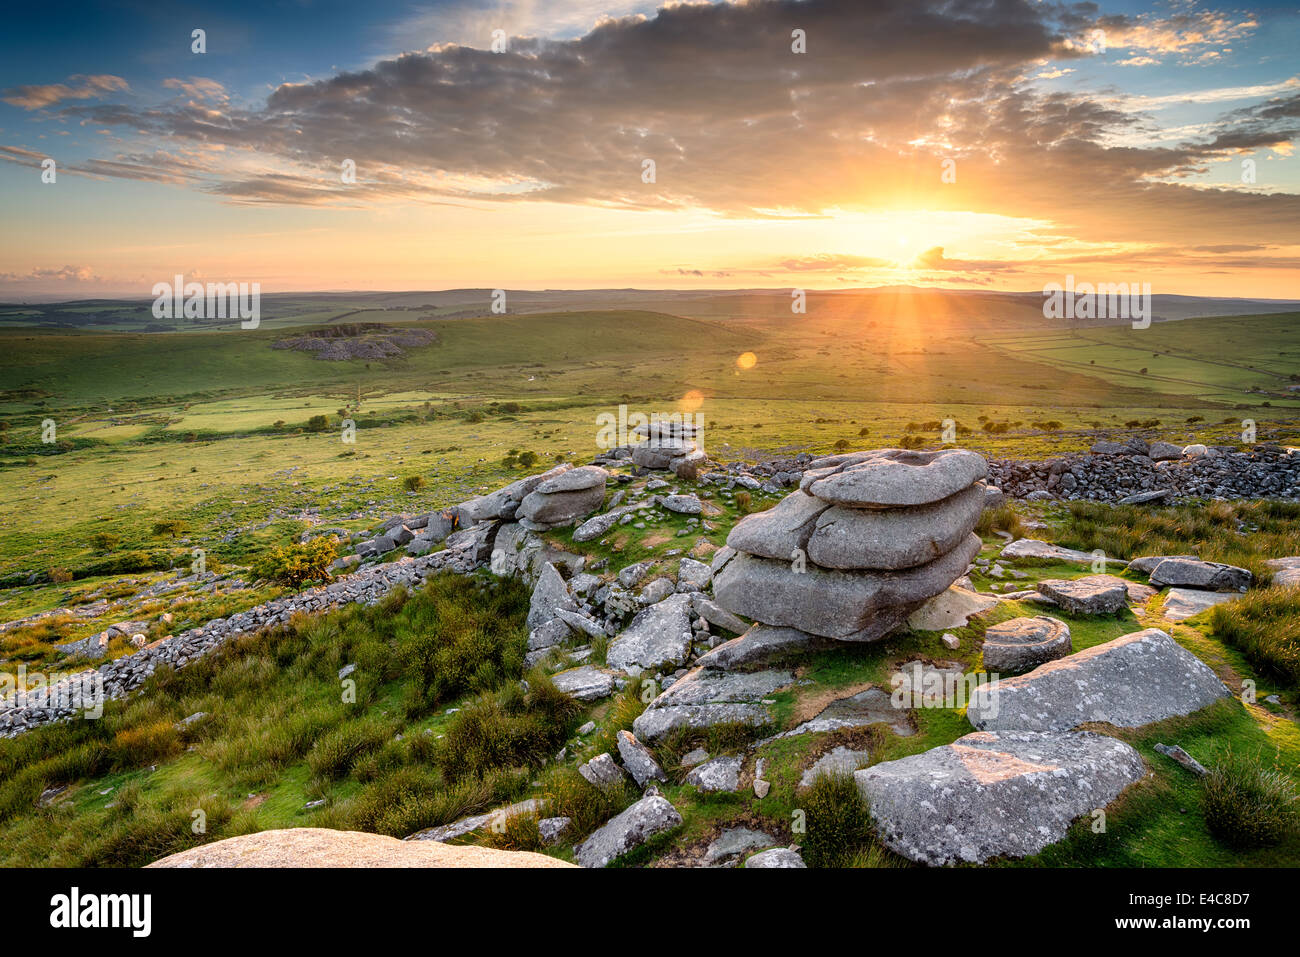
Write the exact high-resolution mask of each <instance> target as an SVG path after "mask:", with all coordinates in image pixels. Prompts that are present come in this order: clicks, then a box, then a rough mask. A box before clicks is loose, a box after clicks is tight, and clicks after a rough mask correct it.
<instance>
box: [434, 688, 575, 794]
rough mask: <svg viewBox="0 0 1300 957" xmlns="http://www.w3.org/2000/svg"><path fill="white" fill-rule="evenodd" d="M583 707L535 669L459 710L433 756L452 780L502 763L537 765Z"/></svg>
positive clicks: (564, 737)
mask: <svg viewBox="0 0 1300 957" xmlns="http://www.w3.org/2000/svg"><path fill="white" fill-rule="evenodd" d="M525 685H526V686H525ZM580 712H581V706H580V705H579V704H578V702H577V701H575V700H574V699H573V698H571V697H569V696H568V695H567V694H565V693H564V692H562V691H560V690H559V689H558V688H556V687H555V685H554V683H553V682H552V681H551V679H550V678H549V677H547V676H546V675H544V674H542V673H540V672H534V673H533V674H532V675H531V676H530V677H529V680H528V681H527V682H526V683H514V684H510V685H508V686H506V687H505V688H503V689H502V690H500V691H498V692H495V693H493V694H490V695H484V696H482V697H480V698H479V699H477V700H476V701H473V702H471V703H470V704H469V705H467V706H466V707H465V708H464V709H463V710H461V711H459V712H457V714H456V716H455V717H454V718H453V719H452V721H451V723H450V724H449V725H448V726H447V730H446V732H445V733H444V735H443V739H442V742H441V744H442V746H441V748H440V749H439V751H438V755H437V757H436V759H435V760H436V761H437V764H438V766H439V769H440V770H441V771H442V773H443V776H444V777H446V778H447V779H448V780H449V781H460V780H463V779H465V778H467V777H482V776H483V775H484V774H486V773H487V772H489V771H492V770H495V769H498V768H511V767H528V768H539V767H541V766H542V765H543V764H544V763H545V762H546V761H547V760H549V759H550V758H551V756H552V755H554V754H555V752H556V751H558V750H559V749H560V748H561V747H562V746H563V744H564V742H565V741H566V740H567V739H568V737H569V735H570V733H572V731H573V728H574V726H575V724H576V718H577V716H578V715H579V713H580Z"/></svg>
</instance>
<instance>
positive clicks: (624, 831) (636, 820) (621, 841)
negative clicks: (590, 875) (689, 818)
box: [573, 794, 682, 867]
mask: <svg viewBox="0 0 1300 957" xmlns="http://www.w3.org/2000/svg"><path fill="white" fill-rule="evenodd" d="M681 823H682V816H681V815H680V814H678V813H677V809H676V808H674V807H673V806H672V805H671V804H670V803H669V802H668V800H667V799H666V798H663V797H661V796H660V795H658V794H647V795H646V796H645V797H643V798H642V799H641V800H639V801H637V802H636V803H635V804H633V805H632V806H631V807H629V808H628V809H627V810H625V811H623V812H622V813H621V814H619V815H617V816H616V817H614V818H612V819H610V820H609V821H608V822H606V823H605V824H604V825H603V826H602V827H600V828H599V829H598V830H597V831H595V833H593V834H592V835H591V836H590V837H589V838H587V839H586V840H585V841H583V842H582V843H581V844H579V845H578V846H577V847H575V848H574V849H573V853H574V856H575V857H577V859H578V863H579V864H581V865H582V866H583V867H607V866H609V865H610V864H612V863H613V862H614V861H615V860H617V859H618V858H619V857H622V856H623V855H624V854H626V853H627V852H628V851H632V850H635V849H636V848H638V847H640V846H641V845H642V844H644V843H645V842H646V841H648V840H650V839H651V838H652V837H654V836H656V835H658V834H662V833H664V832H665V831H671V830H672V829H673V828H675V827H678V826H679V825H681Z"/></svg>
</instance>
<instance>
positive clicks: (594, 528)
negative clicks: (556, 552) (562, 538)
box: [573, 505, 636, 542]
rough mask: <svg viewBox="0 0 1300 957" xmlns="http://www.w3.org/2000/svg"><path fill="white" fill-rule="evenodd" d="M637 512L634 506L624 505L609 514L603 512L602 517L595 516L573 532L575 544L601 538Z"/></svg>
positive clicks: (612, 509)
mask: <svg viewBox="0 0 1300 957" xmlns="http://www.w3.org/2000/svg"><path fill="white" fill-rule="evenodd" d="M635 510H636V506H634V505H624V506H622V507H620V508H611V509H610V510H609V511H608V512H602V513H601V514H600V515H593V516H592V517H591V518H589V519H587V520H586V521H585V522H583V523H582V524H581V525H579V526H578V527H577V528H575V529H574V530H573V540H574V541H575V542H589V541H592V540H593V539H596V538H600V536H602V535H604V534H605V533H607V532H608V531H609V530H610V529H611V528H613V527H614V523H615V522H617V521H618V520H619V519H620V518H622V517H623V516H624V515H627V514H628V513H629V512H633V511H635Z"/></svg>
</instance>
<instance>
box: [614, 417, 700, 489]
mask: <svg viewBox="0 0 1300 957" xmlns="http://www.w3.org/2000/svg"><path fill="white" fill-rule="evenodd" d="M632 434H633V435H636V436H638V437H639V438H641V439H642V441H641V442H638V443H637V444H635V445H633V446H632V463H633V464H634V465H638V466H640V467H641V468H643V469H668V470H670V471H672V472H673V473H674V474H675V475H677V476H678V477H679V478H694V477H695V474H696V471H697V470H698V469H699V467H700V466H701V465H703V464H704V461H705V459H706V458H707V457H708V456H706V455H705V453H704V450H703V449H702V448H701V447H700V441H699V439H700V430H699V427H698V426H697V425H695V424H694V423H692V422H685V421H678V420H674V419H666V420H656V421H654V422H651V423H648V424H646V425H640V426H637V427H636V428H635V429H633V430H632Z"/></svg>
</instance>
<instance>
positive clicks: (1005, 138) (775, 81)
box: [60, 0, 1300, 271]
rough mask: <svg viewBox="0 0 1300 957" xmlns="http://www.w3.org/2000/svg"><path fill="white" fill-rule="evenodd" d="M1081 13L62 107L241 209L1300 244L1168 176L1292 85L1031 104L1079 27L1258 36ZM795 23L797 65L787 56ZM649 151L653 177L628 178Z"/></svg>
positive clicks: (921, 13)
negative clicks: (223, 95) (1194, 102)
mask: <svg viewBox="0 0 1300 957" xmlns="http://www.w3.org/2000/svg"><path fill="white" fill-rule="evenodd" d="M1092 9H1093V8H1091V7H1090V6H1089V5H1086V4H1081V5H1075V6H1070V7H1061V6H1056V5H1047V4H1039V3H1036V2H1030V0H879V2H873V3H870V4H867V3H861V2H860V0H800V2H795V0H752V2H749V3H745V4H727V3H719V4H703V5H701V4H685V5H675V6H665V7H663V8H661V9H659V10H658V11H657V12H656V13H655V14H654V15H653V16H649V17H647V16H629V17H624V18H621V19H609V20H604V21H602V22H601V23H599V24H598V25H597V26H595V27H594V28H592V29H590V30H589V31H588V32H586V33H583V34H581V35H579V36H576V37H574V38H572V39H560V40H556V39H539V38H520V37H515V38H513V39H512V40H511V42H510V45H509V50H508V52H506V53H500V54H496V53H492V52H490V51H489V50H485V49H475V48H471V47H467V46H459V45H444V46H440V47H438V48H436V49H434V50H432V51H428V52H419V53H409V54H405V55H402V56H398V57H395V58H392V59H386V60H382V61H380V62H377V63H375V64H373V65H372V66H370V67H368V68H366V69H362V70H356V71H349V72H342V73H338V74H336V75H334V76H331V77H329V78H326V79H322V80H318V81H315V82H310V83H292V84H283V85H281V86H279V87H278V88H276V89H275V90H274V91H273V92H272V93H271V94H270V96H269V97H268V99H267V101H266V103H265V105H264V106H262V107H260V108H253V109H246V108H235V107H232V106H231V105H229V104H228V103H227V102H224V101H219V102H213V101H211V100H210V99H209V100H205V101H202V102H199V101H197V100H195V101H191V102H176V101H172V102H168V103H164V104H160V105H157V106H154V107H152V108H145V109H139V108H135V107H131V106H124V105H119V104H99V105H69V106H66V107H64V108H63V109H62V110H61V111H60V112H61V114H62V115H64V116H66V117H68V118H71V119H79V120H83V121H86V122H91V123H95V124H98V125H102V126H108V127H113V128H117V129H123V130H126V131H128V132H129V133H132V134H136V135H138V136H140V137H143V138H147V139H149V140H150V141H154V142H157V141H160V140H161V141H172V142H178V143H183V144H185V145H186V146H187V147H191V148H193V147H202V148H204V149H214V148H219V149H220V150H221V151H222V152H221V153H220V154H219V157H218V159H217V160H214V161H213V163H214V169H213V172H211V173H210V174H203V183H202V186H201V188H203V189H206V190H208V191H210V192H212V193H213V194H215V195H219V196H221V197H223V198H225V199H227V200H228V201H230V202H239V203H262V204H265V203H278V204H286V205H325V204H336V205H358V204H366V205H369V204H381V203H385V202H409V201H412V200H415V199H419V200H421V201H428V202H433V201H446V202H466V201H475V202H479V201H492V202H499V203H523V202H532V201H536V200H543V201H550V202H564V203H575V204H590V205H594V206H602V207H610V208H621V209H643V210H665V209H667V210H673V209H705V210H710V211H713V212H715V213H717V214H719V215H721V216H730V217H769V218H779V217H791V218H794V217H808V216H833V215H835V212H836V211H837V210H848V211H855V210H874V209H882V208H883V209H891V208H900V206H901V207H902V208H908V207H911V208H923V209H933V210H939V211H945V210H946V211H968V212H974V213H984V212H988V213H997V214H1001V215H1005V216H1012V217H1022V218H1027V219H1035V220H1042V221H1048V222H1054V223H1058V224H1060V226H1061V228H1062V229H1067V230H1069V231H1071V234H1072V235H1074V236H1076V237H1077V238H1079V239H1082V240H1095V241H1115V240H1117V239H1123V240H1127V241H1132V242H1143V243H1155V242H1173V241H1181V240H1184V239H1187V238H1189V237H1192V238H1193V240H1195V238H1197V237H1200V238H1203V239H1206V240H1209V239H1211V238H1213V239H1218V240H1220V241H1224V242H1233V241H1237V240H1247V239H1250V238H1257V237H1258V236H1259V235H1260V234H1261V233H1263V234H1271V235H1273V236H1274V238H1277V239H1278V240H1282V239H1283V238H1287V237H1289V238H1290V241H1296V242H1300V198H1298V197H1296V196H1293V195H1284V194H1274V195H1271V196H1264V195H1259V193H1258V191H1255V192H1251V191H1248V190H1236V189H1231V188H1205V187H1204V184H1203V183H1197V184H1196V186H1193V185H1185V184H1184V183H1185V182H1187V183H1190V182H1191V181H1194V180H1198V178H1200V177H1201V176H1202V173H1203V171H1204V170H1205V169H1206V168H1207V164H1209V163H1212V162H1216V161H1219V160H1222V159H1223V158H1224V157H1226V156H1228V155H1230V154H1231V152H1232V151H1234V150H1240V149H1245V148H1250V147H1249V144H1250V143H1255V144H1259V145H1270V146H1272V147H1274V148H1276V146H1277V144H1284V143H1287V142H1289V141H1290V139H1291V138H1293V137H1294V135H1295V133H1294V127H1295V125H1296V124H1295V123H1294V122H1292V120H1293V118H1294V117H1295V112H1294V109H1295V105H1294V102H1292V101H1290V100H1287V99H1286V98H1284V97H1276V96H1274V93H1279V92H1286V91H1287V90H1289V87H1287V86H1286V84H1283V85H1282V87H1281V88H1279V86H1278V84H1272V85H1261V86H1260V87H1256V88H1232V90H1230V91H1228V92H1224V91H1218V93H1217V94H1216V95H1215V96H1214V97H1210V98H1208V99H1206V102H1225V103H1226V102H1230V101H1231V100H1232V99H1234V98H1240V97H1259V96H1265V97H1273V98H1272V99H1269V100H1268V101H1267V103H1266V104H1264V105H1261V106H1260V108H1258V109H1252V110H1247V111H1245V112H1242V111H1236V112H1234V113H1231V114H1228V115H1227V116H1224V117H1222V118H1220V119H1219V120H1217V121H1215V122H1213V123H1211V124H1209V125H1208V126H1207V127H1206V128H1205V129H1206V133H1205V135H1203V136H1195V137H1187V138H1183V139H1180V140H1178V141H1175V142H1160V141H1159V138H1158V137H1157V136H1155V135H1154V134H1153V133H1152V130H1153V129H1154V128H1157V125H1156V124H1154V122H1153V121H1152V120H1151V119H1150V117H1149V116H1147V115H1145V114H1144V113H1143V112H1142V111H1143V110H1144V109H1148V108H1155V107H1158V106H1159V103H1157V102H1155V101H1150V102H1147V103H1145V104H1141V103H1139V104H1137V105H1134V104H1133V103H1132V102H1124V101H1122V100H1120V99H1117V98H1114V97H1109V98H1102V97H1095V96H1089V95H1087V94H1083V93H1066V92H1045V91H1042V90H1040V89H1038V88H1036V87H1033V86H1032V85H1030V84H1029V83H1028V82H1027V81H1026V80H1025V79H1024V78H1025V77H1026V76H1027V74H1028V73H1029V71H1031V70H1035V69H1039V68H1041V66H1042V65H1043V64H1046V63H1051V64H1053V65H1054V67H1059V68H1062V69H1066V68H1068V67H1062V66H1061V64H1064V63H1067V62H1068V61H1072V60H1077V59H1080V58H1085V57H1090V56H1093V55H1094V53H1093V52H1091V51H1090V50H1089V49H1088V48H1087V47H1086V45H1085V44H1083V43H1082V42H1081V41H1078V40H1077V39H1076V38H1080V37H1084V38H1086V37H1087V36H1089V35H1090V32H1091V31H1093V30H1096V29H1104V30H1105V31H1106V33H1107V36H1108V37H1111V36H1112V35H1113V36H1116V37H1119V38H1120V39H1121V40H1122V42H1123V43H1124V44H1125V45H1126V48H1127V49H1135V50H1144V51H1145V50H1151V51H1155V52H1160V53H1166V52H1172V53H1182V52H1188V53H1189V54H1190V53H1192V52H1198V51H1201V48H1203V47H1204V45H1205V44H1206V43H1211V42H1226V40H1227V39H1231V38H1232V37H1236V36H1241V35H1244V34H1245V32H1248V31H1249V30H1251V29H1253V26H1252V21H1250V20H1249V19H1248V18H1244V17H1237V18H1232V17H1227V16H1226V15H1215V16H1210V17H1208V19H1207V17H1206V16H1203V15H1201V14H1186V15H1183V16H1181V18H1180V17H1174V18H1167V19H1166V20H1163V21H1154V20H1144V19H1143V18H1136V19H1133V18H1127V17H1098V16H1097V15H1096V14H1095V12H1089V11H1092ZM796 28H797V29H802V30H804V31H805V32H806V35H807V53H804V54H796V53H793V52H792V51H791V48H790V35H791V31H792V30H794V29H796ZM177 82H178V83H179V82H180V81H177ZM177 88H178V89H179V87H177ZM1229 93H1231V95H1229ZM1238 94H1240V97H1239V96H1238ZM1194 95H1196V94H1193V96H1194ZM345 159H352V160H354V161H355V162H356V165H357V169H358V183H357V184H356V185H355V186H345V185H344V184H341V183H340V182H339V177H338V170H339V166H340V164H341V163H342V161H343V160H345ZM646 159H652V160H653V161H654V163H655V177H654V180H653V182H645V181H644V180H643V178H642V171H643V162H644V161H645V160H646ZM944 160H953V161H954V162H955V163H956V170H957V180H956V182H955V183H950V182H945V181H943V180H942V179H941V168H940V164H941V162H942V161H944ZM100 171H101V172H102V169H101V170H100ZM128 172H131V173H134V174H136V175H138V174H139V171H138V170H128ZM936 262H937V265H936V267H935V268H939V269H947V270H949V271H951V270H953V269H955V268H957V267H955V266H954V265H953V264H952V261H948V260H944V259H942V258H941V259H940V260H937V261H936ZM810 265H811V266H815V265H816V263H815V262H814V263H811V264H807V263H805V267H806V268H807V267H808V266H810ZM846 268H847V267H846Z"/></svg>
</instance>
